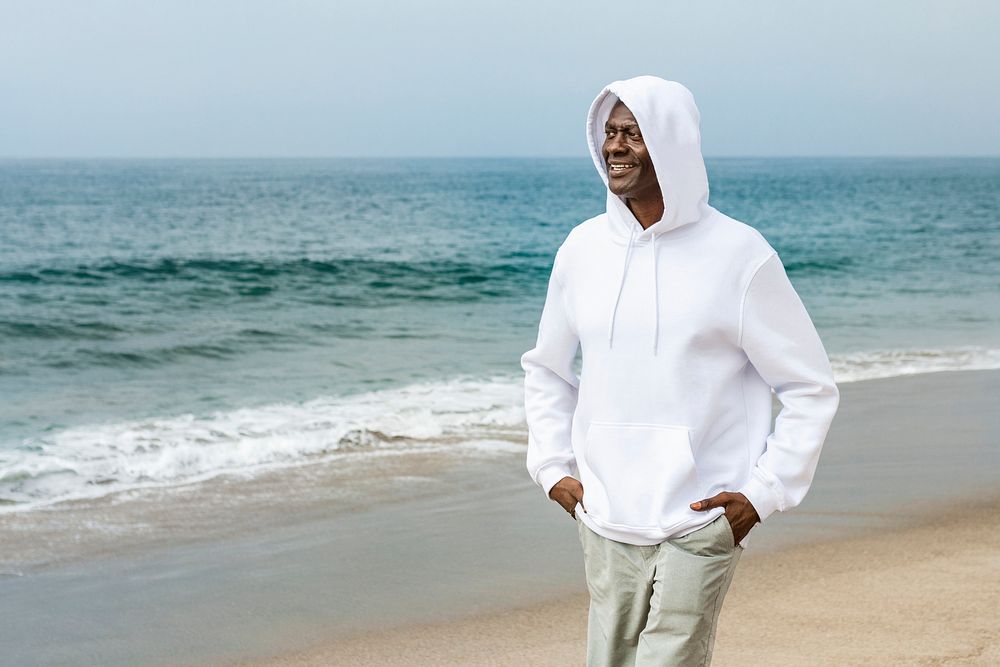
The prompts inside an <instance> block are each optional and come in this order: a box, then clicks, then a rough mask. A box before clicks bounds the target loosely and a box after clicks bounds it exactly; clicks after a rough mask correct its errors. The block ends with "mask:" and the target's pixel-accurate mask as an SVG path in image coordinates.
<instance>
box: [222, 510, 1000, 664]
mask: <svg viewBox="0 0 1000 667" xmlns="http://www.w3.org/2000/svg"><path fill="white" fill-rule="evenodd" d="M977 506H978V509H979V511H978V512H975V513H969V512H967V511H964V510H966V509H967V508H968V507H969V504H968V503H966V502H956V503H953V504H951V505H946V506H942V507H940V508H939V510H938V511H937V512H936V513H934V514H931V515H923V516H922V517H921V518H920V519H916V523H914V522H913V521H912V517H911V522H910V523H904V525H899V526H890V527H887V528H886V529H884V530H882V531H880V532H878V533H874V534H873V533H866V534H863V535H861V536H857V537H839V538H836V539H833V540H827V541H822V542H818V543H810V544H802V545H797V546H794V547H790V548H788V549H786V550H784V551H781V552H777V553H770V554H764V555H762V554H759V553H751V552H750V551H749V550H748V551H747V553H746V554H744V556H743V558H742V559H741V563H740V565H739V569H738V570H737V573H736V576H735V578H734V580H733V584H732V586H731V588H730V591H729V593H728V594H727V596H726V601H725V603H724V605H723V608H722V612H721V615H720V618H719V630H718V636H717V641H716V647H715V653H714V656H713V661H712V664H713V665H718V666H719V667H725V666H726V665H732V666H734V667H735V666H736V665H746V664H755V665H756V664H759V665H764V664H766V665H844V664H851V665H887V664H913V665H956V666H957V665H984V666H985V665H994V664H1000V625H997V623H996V622H995V621H996V617H997V613H998V609H1000V493H997V494H996V495H994V496H992V497H990V498H988V499H983V500H981V501H980V502H979V503H977ZM588 603H589V595H588V594H587V593H586V592H585V591H584V592H583V593H577V594H574V595H569V596H566V597H563V598H560V599H557V600H552V601H549V602H546V603H543V604H538V605H533V606H526V607H521V608H516V609H511V610H507V611H503V612H495V613H490V614H483V615H478V616H473V617H469V618H465V619H462V620H458V621H454V622H450V623H424V624H415V625H410V626H406V627H402V628H396V629H392V630H386V631H377V630H372V631H368V632H363V633H359V634H356V635H353V636H351V637H348V638H345V639H342V640H339V641H332V642H328V643H325V644H322V645H319V646H315V647H311V648H307V649H302V650H298V651H294V652H290V653H285V654H281V655H274V656H270V657H261V658H256V659H249V660H238V661H233V662H220V663H212V664H214V665H215V667H320V666H322V665H331V664H351V665H363V664H370V665H384V666H386V667H396V666H399V667H402V666H404V665H414V664H427V665H430V664H434V665H456V666H457V665H469V666H476V665H484V666H485V665H511V666H512V667H513V666H516V665H528V664H530V665H538V666H539V667H546V666H551V667H557V666H559V665H565V664H583V663H584V662H585V661H586V628H587V605H588ZM806 646H807V647H808V649H804V647H806Z"/></svg>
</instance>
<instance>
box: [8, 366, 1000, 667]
mask: <svg viewBox="0 0 1000 667" xmlns="http://www.w3.org/2000/svg"><path fill="white" fill-rule="evenodd" d="M998 395H1000V372H997V371H965V372H946V373H934V374H924V375H917V376H910V377H900V378H890V379H884V380H872V381H865V382H858V383H848V384H845V385H843V386H842V403H841V410H840V413H839V414H838V419H837V420H836V421H835V422H834V426H833V428H832V429H831V432H830V437H829V439H828V441H827V445H826V447H825V448H824V453H823V458H822V460H821V462H820V466H819V469H818V471H817V475H816V479H815V481H814V484H813V488H812V489H811V490H810V493H809V495H808V496H807V498H806V500H805V501H804V502H803V503H802V504H801V505H800V506H799V507H797V508H795V509H794V510H792V511H790V512H787V513H782V514H776V515H774V516H773V517H771V518H770V519H769V521H768V522H767V524H766V525H759V526H757V527H755V528H754V533H755V534H754V535H753V539H752V540H751V541H750V543H749V546H748V548H747V550H746V552H745V554H744V556H743V558H742V560H741V564H740V569H739V570H738V571H737V574H736V577H735V580H734V583H733V585H732V589H731V592H730V594H729V596H728V597H727V600H726V604H725V606H724V608H723V611H722V616H721V619H720V626H719V634H718V643H717V649H716V658H715V662H714V664H718V665H730V664H737V663H738V664H754V665H756V664H761V665H765V664H766V665H786V664H787V665H827V664H829V665H833V664H837V665H844V664H851V665H861V664H870V665H888V664H904V665H908V664H913V665H945V664H947V665H974V664H982V665H987V664H996V663H997V661H998V660H1000V655H998V653H997V646H998V644H1000V635H998V631H997V628H998V627H1000V622H998V621H1000V611H998V610H1000V549H998V547H1000V533H998V530H997V528H998V525H997V524H998V523H1000V518H998V517H1000V512H998V509H1000V495H997V487H998V485H997V479H998V471H1000V447H998V442H1000V428H998V420H997V418H996V416H995V412H994V409H995V403H996V396H998ZM523 466H524V459H523V452H522V451H521V450H518V449H517V448H516V447H512V448H511V449H510V450H509V451H508V450H503V451H497V452H495V453H492V454H489V455H486V454H483V453H482V452H478V453H475V454H473V453H471V452H469V453H465V454H462V453H459V452H453V453H450V454H445V453H441V452H437V453H431V452H418V453H415V454H413V455H412V456H406V455H393V456H390V457H386V458H384V459H379V460H378V461H377V463H376V464H372V463H371V462H368V463H365V462H364V461H362V460H360V459H359V461H357V465H356V466H353V467H350V468H344V469H341V470H339V471H338V472H336V473H333V472H321V471H320V470H313V471H312V472H310V473H309V474H305V473H304V472H303V471H287V472H285V473H281V474H280V475H278V474H277V473H276V474H275V475H270V476H266V477H265V478H263V479H261V480H256V481H254V480H243V481H239V480H231V481H229V482H227V483H226V484H225V485H224V486H222V487H220V486H219V484H218V482H214V483H207V482H206V483H205V484H204V485H192V486H191V487H187V488H186V489H183V490H181V489H178V490H175V491H172V492H171V494H172V495H171V499H172V502H170V503H169V504H167V505H164V504H163V503H162V498H161V499H159V500H160V501H161V502H149V503H144V502H142V501H140V500H138V499H131V500H128V501H127V502H124V501H122V499H119V501H118V502H111V501H107V502H105V503H104V504H103V505H100V503H96V502H88V503H83V504H81V505H80V506H79V507H76V508H68V509H62V510H59V511H55V510H53V511H52V512H49V513H46V512H42V513H37V514H35V515H34V516H32V517H20V518H14V517H6V518H5V519H4V520H3V521H0V544H2V545H3V549H2V553H3V561H2V562H3V570H4V572H3V573H0V575H2V576H0V646H2V647H3V650H4V659H5V661H6V664H12V665H17V666H18V667H20V666H22V665H32V666H34V665H46V666H50V665H81V664H86V665H91V664H93V665H102V666H103V667H116V666H118V665H121V666H126V665H128V666H131V665H144V666H146V667H158V666H160V665H164V666H166V665H171V666H176V665H190V666H192V667H193V666H205V667H207V666H212V667H222V666H225V667H236V666H239V667H250V666H258V665H301V666H304V665H340V664H343V665H369V664H370V665H393V664H408V665H414V664H420V665H441V664H462V665H477V664H483V665H486V664H489V665H547V664H583V656H584V653H583V651H584V641H583V640H584V635H585V632H586V609H587V595H586V583H585V580H584V578H583V562H582V555H581V553H580V547H579V543H578V537H577V531H576V526H575V524H574V523H573V521H572V520H570V519H569V518H568V517H567V515H566V514H565V513H564V512H562V511H561V510H560V509H559V508H558V507H556V506H555V504H554V503H551V502H550V501H547V500H546V499H545V498H544V497H543V496H542V494H541V492H540V491H539V489H538V488H537V487H536V486H534V485H533V483H532V482H531V480H530V479H528V477H527V474H526V472H525V471H524V467H523ZM361 475H365V476H364V477H363V479H364V481H363V483H361V485H360V486H359V487H358V488H360V489H361V491H360V492H358V491H355V492H351V493H348V492H347V490H346V488H347V486H349V484H348V483H349V482H351V480H352V479H353V478H358V479H354V481H359V480H360V479H361V478H360V477H359V476H361ZM281 476H285V477H284V478H282V479H279V477H281ZM414 480H417V481H418V482H419V483H415V481H414ZM334 487H336V489H334ZM275 488H279V489H280V488H287V489H289V491H288V493H287V496H286V499H285V500H284V501H283V502H276V501H275V500H274V496H273V494H272V493H264V492H263V491H262V489H269V490H271V491H273V489H275ZM209 489H211V490H209ZM268 499H270V500H268ZM95 517H98V518H99V520H96V519H95ZM94 525H99V527H100V530H88V529H87V527H88V526H90V527H93V526H94ZM134 525H140V526H143V527H144V528H143V530H140V531H135V530H132V531H129V530H126V529H127V528H129V527H132V526H134ZM66 526H71V527H73V530H72V531H70V532H67V528H66Z"/></svg>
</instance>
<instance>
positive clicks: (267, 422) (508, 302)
mask: <svg viewBox="0 0 1000 667" xmlns="http://www.w3.org/2000/svg"><path fill="white" fill-rule="evenodd" d="M708 169H709V177H710V182H711V187H712V192H711V203H712V204H713V205H714V206H715V207H716V208H718V209H720V210H721V211H723V212H725V213H727V214H729V215H731V216H733V217H736V218H738V219H740V220H743V221H745V222H747V223H749V224H751V225H753V226H754V227H757V228H758V229H759V230H760V231H761V232H762V233H763V234H764V235H765V236H766V237H767V238H768V240H770V242H771V243H772V245H774V246H775V247H776V248H777V249H778V251H779V253H780V254H781V256H782V259H783V260H784V262H785V265H786V268H787V270H788V273H789V276H790V277H791V279H792V281H793V283H794V284H795V286H796V288H797V289H798V291H799V293H800V295H801V296H802V298H803V301H804V302H805V304H806V306H807V308H808V309H809V311H810V313H811V314H812V316H813V318H814V321H815V323H816V325H817V328H818V329H819V330H820V334H821V335H822V337H823V340H824V343H825V344H826V346H827V350H828V351H829V352H830V354H831V356H832V357H833V360H834V364H835V369H836V371H837V374H838V378H839V379H841V380H843V381H850V380H857V379H864V378H867V377H879V376H887V375H897V374H904V373H912V372H928V371H934V370H942V369H950V368H986V367H1000V298H998V295H1000V159H874V158H865V159H834V158H830V159H798V158H795V159H792V158H788V159H715V160H709V161H708ZM602 188H603V184H602V183H601V181H600V179H599V178H598V176H597V174H596V173H595V172H594V169H593V166H592V164H591V163H590V161H589V160H588V159H565V160H534V159H533V160H519V159H497V160H490V159H460V160H443V159H440V160H415V159H414V160H301V161H298V160H266V161H253V160H236V161H213V160H203V161H0V396H3V398H4V400H3V401H2V403H0V504H3V503H6V506H7V507H8V508H26V507H30V506H34V504H37V503H39V502H50V501H53V500H58V499H63V498H68V497H74V496H81V495H83V496H87V495H99V494H102V493H106V492H108V491H113V490H117V489H121V488H131V487H134V486H143V485H155V484H172V483H178V482H181V481H185V480H191V479H197V478H206V477H211V476H213V475H215V474H218V473H219V472H220V471H223V470H232V469H251V470H252V469H254V468H255V467H259V466H267V465H287V464H295V463H300V462H302V461H303V460H306V459H310V460H312V459H315V460H317V461H319V460H328V459H327V458H324V457H330V456H334V455H335V454H336V452H338V451H340V450H342V449H344V448H345V447H347V446H350V447H354V448H356V447H359V446H361V447H373V448H378V447H380V446H387V443H390V442H393V443H399V442H404V443H405V442H406V441H410V442H413V443H427V442H450V443H461V442H465V443H474V444H476V443H478V445H481V446H490V443H496V442H518V441H519V440H520V439H521V435H520V429H522V428H523V414H522V413H521V412H520V404H519V401H520V394H519V391H520V384H519V383H520V367H519V365H518V359H519V356H520V354H521V353H522V352H523V351H524V350H526V349H528V348H530V347H531V345H532V344H533V341H534V336H535V331H536V329H535V328H536V326H537V321H538V315H539V313H540V310H541V304H542V299H543V297H544V292H545V284H546V280H547V278H548V272H549V268H550V265H551V260H552V256H553V253H554V252H555V248H556V247H557V245H558V244H559V242H560V241H561V240H562V239H563V238H564V237H565V235H566V233H567V232H568V231H569V229H570V228H571V227H572V226H573V225H574V224H577V223H578V222H580V221H582V220H583V219H585V218H588V217H590V216H592V215H594V214H596V213H598V212H600V211H601V210H602V208H603V201H604V195H603V190H602ZM393 446H395V445H393Z"/></svg>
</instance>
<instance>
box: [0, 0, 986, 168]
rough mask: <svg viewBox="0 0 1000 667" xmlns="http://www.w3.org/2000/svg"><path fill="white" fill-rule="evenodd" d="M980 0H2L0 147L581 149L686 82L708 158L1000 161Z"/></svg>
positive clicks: (409, 151) (320, 153)
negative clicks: (645, 102) (633, 109)
mask: <svg viewBox="0 0 1000 667" xmlns="http://www.w3.org/2000/svg"><path fill="white" fill-rule="evenodd" d="M998 34H1000V2H994V1H991V0H981V1H974V0H948V1H945V0H940V1H939V2H928V1H926V0H899V1H896V2H892V1H881V2H872V1H871V0H865V1H855V0H843V1H839V2H806V1H804V0H775V1H773V2H768V1H765V0H759V1H752V0H736V1H728V0H727V1H714V0H699V1H697V2H695V1H692V0H650V1H637V2H624V1H617V2H609V1H604V2H595V1H592V0H562V1H559V0H506V1H502V2H501V1H495V0H460V1H450V0H421V1H419V2H418V1H416V0H397V1H395V2H390V1H389V0H364V1H350V2H348V1H342V0H326V1H319V0H283V1H279V0H273V1H271V2H262V1H259V0H214V1H186V0H175V1H172V2H154V1H153V0H120V1H113V0H87V1H83V0H66V1H56V0H31V1H30V2H21V1H18V0H0V157H386V156H435V157H457V156H580V157H585V156H586V155H587V147H586V135H585V120H586V113H587V108H588V107H589V105H590V102H591V100H592V99H593V98H594V97H595V96H596V94H597V93H598V92H599V91H600V89H601V88H602V87H603V86H604V85H605V84H606V83H608V82H610V81H613V80H616V79H622V78H628V77H631V76H636V75H639V74H655V75H658V76H662V77H664V78H667V79H673V80H675V81H680V82H681V83H683V84H684V85H686V86H687V87H688V88H690V89H691V91H692V92H693V93H694V96H695V99H696V101H697V104H698V106H699V109H700V111H701V118H702V145H703V151H704V153H705V155H706V156H709V157H711V156H774V155H795V156H807V155H906V156H915V155H1000V129H998V120H1000V49H997V48H996V46H995V43H996V36H997V35H998Z"/></svg>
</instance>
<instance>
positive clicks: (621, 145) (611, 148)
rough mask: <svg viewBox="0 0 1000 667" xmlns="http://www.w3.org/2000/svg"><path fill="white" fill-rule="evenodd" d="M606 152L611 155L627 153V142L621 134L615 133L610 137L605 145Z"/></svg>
mask: <svg viewBox="0 0 1000 667" xmlns="http://www.w3.org/2000/svg"><path fill="white" fill-rule="evenodd" d="M605 150H606V151H608V152H609V153H611V154H616V153H624V152H625V141H624V139H623V137H622V133H621V132H615V133H614V134H612V135H611V136H610V137H608V141H607V143H605Z"/></svg>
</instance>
